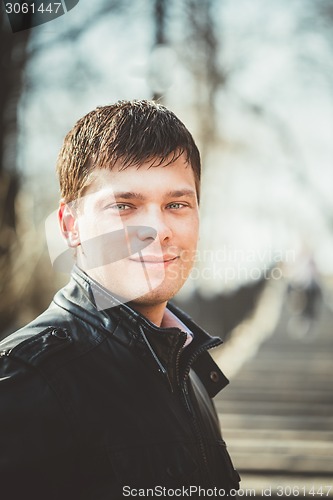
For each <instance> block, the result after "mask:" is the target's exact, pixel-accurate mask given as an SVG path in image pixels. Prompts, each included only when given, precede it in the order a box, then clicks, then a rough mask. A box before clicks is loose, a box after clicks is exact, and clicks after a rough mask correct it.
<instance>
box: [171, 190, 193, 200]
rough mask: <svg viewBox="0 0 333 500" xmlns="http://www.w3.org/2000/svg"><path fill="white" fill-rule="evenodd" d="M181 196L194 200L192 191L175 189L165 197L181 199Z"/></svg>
mask: <svg viewBox="0 0 333 500" xmlns="http://www.w3.org/2000/svg"><path fill="white" fill-rule="evenodd" d="M182 196H190V197H191V198H196V192H195V191H193V189H176V190H174V191H169V192H168V193H167V197H170V198H181V197H182Z"/></svg>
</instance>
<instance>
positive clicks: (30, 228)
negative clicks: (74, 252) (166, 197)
mask: <svg viewBox="0 0 333 500" xmlns="http://www.w3.org/2000/svg"><path fill="white" fill-rule="evenodd" d="M0 12H1V33H0V38H1V44H0V47H1V75H2V76H1V80H0V87H1V93H0V273H1V282H0V336H1V337H3V336H5V335H7V334H9V333H10V332H12V331H14V330H15V329H16V328H18V327H20V326H22V325H23V324H25V323H26V322H27V321H29V320H31V319H33V318H34V317H35V316H36V315H37V314H39V313H40V312H41V311H42V310H43V309H44V308H45V307H47V305H48V303H49V302H50V300H51V298H52V296H53V294H54V292H55V291H56V290H57V289H58V288H59V287H60V286H61V285H62V284H64V283H65V282H66V281H67V279H68V276H64V275H60V274H57V273H55V272H54V271H53V270H52V266H51V263H50V259H49V256H48V252H47V246H46V239H45V230H44V224H45V219H46V217H47V216H48V215H49V214H51V212H53V211H54V210H56V208H57V202H58V196H59V192H58V184H57V180H56V176H55V172H54V166H55V162H56V158H57V154H58V151H59V149H60V146H61V144H62V140H63V137H64V136H65V134H66V133H67V131H68V130H69V129H70V128H71V127H72V126H73V124H74V123H75V121H76V120H77V119H79V118H80V117H81V116H82V115H84V114H85V113H87V112H88V111H90V110H91V109H93V108H95V107H96V106H98V105H104V104H108V103H112V102H114V101H117V100H119V99H134V98H139V99H141V98H155V99H158V100H159V101H160V102H162V103H163V104H165V105H166V106H167V107H169V108H170V109H172V110H173V111H174V112H175V113H176V114H177V115H178V116H179V117H180V118H181V119H182V120H183V121H184V122H185V124H186V125H187V126H188V128H189V129H190V130H191V132H192V133H193V135H194V138H195V140H196V141H197V143H198V145H199V148H200V150H201V154H202V161H203V186H202V202H201V238H200V243H199V248H198V255H197V262H196V265H195V268H194V269H193V272H192V274H191V279H190V280H189V282H188V283H187V285H186V286H185V287H184V289H183V290H182V292H181V293H180V294H179V297H178V298H177V302H178V303H179V304H180V305H181V307H183V308H184V309H185V310H187V311H188V312H189V313H190V314H192V316H193V317H194V318H195V319H196V320H197V321H198V322H199V323H200V324H201V325H203V326H204V327H205V328H206V329H207V330H208V331H209V332H210V333H211V334H214V335H219V336H220V337H221V338H223V339H224V340H225V344H224V346H223V347H222V348H221V349H218V350H216V351H214V357H215V358H216V360H217V361H218V363H219V364H220V365H221V367H222V369H223V370H224V371H225V373H226V375H227V376H228V377H229V378H230V380H231V382H232V384H231V386H229V387H228V388H227V389H226V390H225V391H223V393H222V394H220V395H219V396H218V399H217V402H216V403H217V408H218V412H219V416H220V418H221V422H222V427H223V430H224V434H225V437H226V439H227V442H228V444H229V448H230V452H231V455H232V457H233V459H234V462H235V466H236V467H237V468H238V469H239V470H240V472H241V474H242V476H243V483H242V487H243V488H244V489H246V488H251V487H254V488H256V489H257V495H258V492H259V490H260V491H261V489H262V488H269V487H270V485H271V486H272V488H273V489H274V488H275V491H277V489H276V488H277V487H278V486H279V485H280V486H282V487H283V491H282V493H283V495H284V496H297V488H299V490H298V491H299V496H307V495H308V496H309V497H311V495H312V498H313V494H315V495H317V494H319V495H320V491H319V490H318V488H320V486H322V487H323V490H322V493H323V496H327V495H326V493H327V491H328V489H327V488H326V486H325V485H328V484H330V483H329V479H331V483H332V473H333V446H332V441H333V439H332V438H333V414H332V413H333V412H332V410H333V394H332V388H331V379H332V375H333V362H332V350H333V339H332V335H331V327H332V320H333V308H332V297H333V291H332V290H333V259H332V258H331V256H332V255H333V216H332V214H333V196H332V186H333V168H332V159H333V29H332V28H333V3H332V1H331V0H316V1H315V0H280V1H279V2H275V1H274V0H134V1H133V0H132V1H130V0H95V1H94V2H91V1H89V0H80V2H79V3H78V5H76V7H75V8H73V9H72V10H71V11H69V12H67V13H66V14H65V15H63V16H61V17H59V18H58V19H55V20H53V21H52V22H49V23H47V24H44V25H41V26H39V27H35V28H33V29H30V30H25V31H22V32H18V33H12V31H11V28H10V25H9V21H8V19H7V17H6V14H5V9H4V5H1V9H0ZM312 486H314V490H313V491H312V492H311V491H310V490H311V488H312ZM288 487H291V488H294V490H293V489H291V491H290V492H289V490H288ZM295 488H296V489H295ZM325 488H326V489H325ZM332 489H333V488H332ZM279 491H280V492H281V490H279ZM318 491H319V493H318ZM331 494H332V492H331V493H330V494H329V495H331ZM266 496H269V495H268V494H267V495H266ZM280 496H281V495H280Z"/></svg>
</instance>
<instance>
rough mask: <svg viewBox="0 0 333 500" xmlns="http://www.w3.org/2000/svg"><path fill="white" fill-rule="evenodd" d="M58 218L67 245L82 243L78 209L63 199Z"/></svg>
mask: <svg viewBox="0 0 333 500" xmlns="http://www.w3.org/2000/svg"><path fill="white" fill-rule="evenodd" d="M58 220H59V225H60V230H61V233H62V235H63V236H64V238H65V239H66V241H67V245H68V246H69V247H72V248H75V247H78V246H79V245H81V240H80V235H79V227H78V219H77V215H76V210H75V209H74V208H73V207H71V206H70V204H68V203H65V202H64V201H62V200H61V201H60V205H59V210H58Z"/></svg>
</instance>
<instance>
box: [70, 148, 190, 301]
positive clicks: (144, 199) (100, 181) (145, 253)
mask: <svg viewBox="0 0 333 500" xmlns="http://www.w3.org/2000/svg"><path fill="white" fill-rule="evenodd" d="M149 165H150V162H149V163H147V164H143V165H141V166H140V168H139V169H137V168H136V167H129V168H127V169H125V170H118V166H117V165H116V166H115V167H114V169H113V170H112V171H111V170H105V169H95V170H94V172H93V177H92V178H93V180H92V182H91V184H90V185H89V187H88V188H87V189H86V191H85V195H84V197H83V198H82V199H81V200H80V201H79V207H78V210H77V216H76V221H75V231H77V234H78V240H77V241H78V247H77V264H78V266H79V267H81V268H82V269H83V270H84V271H86V273H87V274H88V275H89V276H91V277H92V278H93V279H95V280H96V281H97V282H99V283H100V284H101V285H103V286H104V287H105V288H107V289H108V290H109V291H111V292H112V293H114V294H116V295H118V296H121V297H123V298H124V299H125V300H126V301H129V300H131V301H132V303H133V304H135V303H137V304H143V305H151V306H153V305H155V304H161V303H163V302H166V301H167V300H169V299H170V298H171V297H173V296H174V295H175V294H176V293H177V292H178V290H179V289H180V288H181V287H182V286H183V284H184V283H185V281H186V279H187V278H188V276H189V273H190V271H191V268H192V265H193V260H194V257H195V249H196V245H197V239H198V226H199V217H198V205H197V197H196V189H195V180H194V174H193V170H192V168H191V167H190V166H189V165H188V164H186V162H185V160H184V157H183V156H181V157H179V158H178V159H177V160H176V161H175V162H173V163H172V164H170V165H167V166H160V167H152V168H149Z"/></svg>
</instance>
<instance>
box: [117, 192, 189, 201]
mask: <svg viewBox="0 0 333 500" xmlns="http://www.w3.org/2000/svg"><path fill="white" fill-rule="evenodd" d="M113 196H114V197H115V199H122V200H133V199H137V200H141V201H144V200H145V199H146V197H145V196H144V195H143V194H142V193H135V192H134V191H119V192H115V193H113ZM165 196H166V198H181V197H183V196H189V197H191V198H195V197H196V192H195V191H194V190H193V189H175V190H173V191H168V192H167V193H165Z"/></svg>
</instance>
